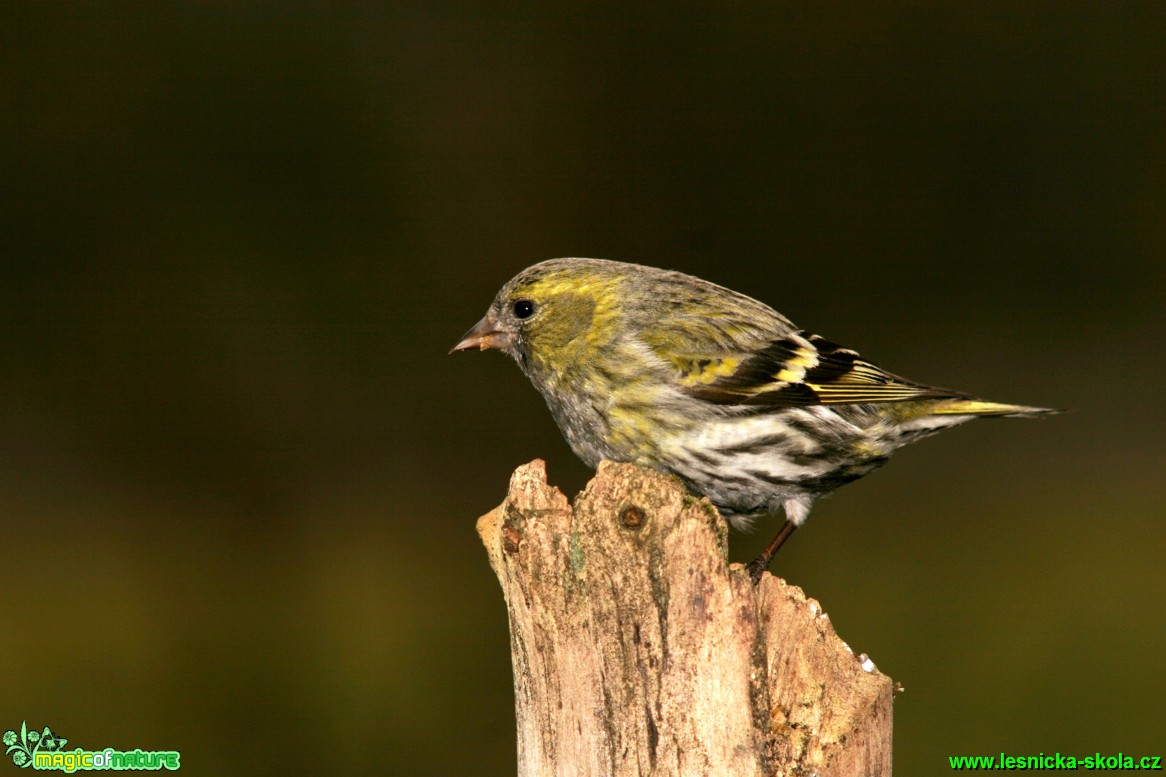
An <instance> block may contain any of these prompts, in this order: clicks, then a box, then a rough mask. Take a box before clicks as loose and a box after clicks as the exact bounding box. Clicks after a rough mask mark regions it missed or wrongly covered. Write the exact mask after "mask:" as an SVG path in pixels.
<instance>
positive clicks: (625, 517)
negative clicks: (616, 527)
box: [619, 505, 645, 529]
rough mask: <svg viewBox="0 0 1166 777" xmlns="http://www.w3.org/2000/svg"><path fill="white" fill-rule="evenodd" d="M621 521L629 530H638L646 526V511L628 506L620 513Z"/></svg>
mask: <svg viewBox="0 0 1166 777" xmlns="http://www.w3.org/2000/svg"><path fill="white" fill-rule="evenodd" d="M619 520H620V521H621V522H622V523H623V525H624V526H625V527H627V528H629V529H638V528H640V527H641V526H643V525H644V520H645V516H644V510H643V508H640V507H636V506H635V505H628V506H627V507H625V508H624V509H622V510H620V511H619Z"/></svg>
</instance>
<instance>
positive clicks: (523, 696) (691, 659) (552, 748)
mask: <svg viewBox="0 0 1166 777" xmlns="http://www.w3.org/2000/svg"><path fill="white" fill-rule="evenodd" d="M478 532H479V533H480V534H481V536H482V540H483V542H485V544H486V549H487V551H488V552H489V556H490V564H491V566H493V568H494V571H495V573H496V574H497V575H498V579H499V581H500V582H501V583H502V590H503V592H504V594H505V596H506V602H507V606H508V609H509V614H510V637H511V649H512V661H513V667H514V692H515V705H516V712H517V717H518V765H519V769H518V773H519V775H522V776H523V777H546V776H547V775H564V776H566V775H685V776H686V777H687V776H688V775H717V777H723V776H725V775H734V776H735V777H736V776H739V775H821V776H822V777H827V776H833V777H859V776H861V777H880V776H881V775H889V774H890V773H891V697H892V685H891V680H890V679H889V678H888V677H886V676H885V675H883V674H881V673H879V672H878V670H877V669H874V665H873V664H872V663H871V662H870V661H869V660H867V659H866V657H865V656H855V655H854V654H853V653H852V652H851V651H850V648H849V647H847V646H846V644H845V643H844V642H842V640H841V639H839V638H838V635H837V634H835V633H834V629H833V628H832V627H831V625H830V622H829V619H828V618H827V616H826V615H825V613H823V612H822V609H821V607H820V606H818V604H817V602H815V601H814V600H813V599H807V598H806V596H805V594H804V593H802V591H801V589H799V588H797V587H795V586H791V585H788V584H787V583H785V582H784V581H783V580H780V579H778V578H776V577H773V576H772V575H769V574H766V575H765V577H764V578H762V580H761V582H760V584H759V585H758V586H757V587H754V586H753V585H752V583H751V582H750V580H749V576H748V574H747V572H746V571H745V569H744V568H743V567H742V566H741V565H740V564H732V565H728V564H727V562H726V550H727V537H726V528H725V523H724V521H722V520H721V518H720V517H719V516H718V515H717V513H716V510H715V509H714V508H713V507H712V506H711V505H710V504H709V503H708V502H707V500H703V499H699V500H698V499H694V498H693V497H691V496H688V495H687V494H686V493H685V492H684V489H683V488H682V487H681V486H680V485H679V484H678V483H677V482H676V481H674V480H673V479H671V478H669V477H667V476H664V475H661V474H659V473H656V472H653V471H651V470H648V469H644V468H639V467H635V466H632V465H629V464H613V463H610V462H604V463H602V464H601V465H600V466H599V471H598V473H597V474H596V477H595V478H594V479H593V480H592V481H591V482H590V483H589V484H588V486H587V488H586V489H585V490H584V491H583V493H581V494H580V495H579V497H578V498H577V499H576V501H575V504H574V507H573V508H572V506H571V505H570V504H569V503H568V501H567V499H566V497H564V496H563V494H562V493H561V492H560V491H559V490H558V489H557V488H554V487H553V486H548V485H547V482H546V467H545V465H544V463H543V462H542V461H537V460H536V461H533V462H531V463H530V464H527V465H524V466H522V467H520V468H519V469H518V470H517V471H516V472H515V473H514V475H513V477H512V478H511V481H510V493H509V495H508V496H507V498H506V501H504V502H503V503H502V505H501V506H499V507H498V508H497V509H495V510H493V511H492V512H490V513H489V514H487V515H485V516H483V517H482V518H481V519H480V520H479V521H478Z"/></svg>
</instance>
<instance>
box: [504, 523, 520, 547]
mask: <svg viewBox="0 0 1166 777" xmlns="http://www.w3.org/2000/svg"><path fill="white" fill-rule="evenodd" d="M521 542H522V532H520V531H519V530H518V529H516V528H514V527H513V526H507V527H506V528H505V529H503V530H502V547H503V548H505V549H506V552H507V553H512V554H513V553H517V552H518V546H519V544H520V543H521Z"/></svg>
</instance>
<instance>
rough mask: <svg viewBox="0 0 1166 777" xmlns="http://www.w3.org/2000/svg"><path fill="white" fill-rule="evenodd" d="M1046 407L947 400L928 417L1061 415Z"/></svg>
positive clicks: (933, 408)
mask: <svg viewBox="0 0 1166 777" xmlns="http://www.w3.org/2000/svg"><path fill="white" fill-rule="evenodd" d="M1063 412H1065V411H1063V410H1055V409H1053V408H1048V407H1028V406H1026V405H1007V404H1003V403H1001V402H988V401H986V400H983V399H970V398H969V399H948V400H944V401H942V402H937V403H936V404H935V405H934V406H932V408H931V412H930V413H929V415H982V416H999V417H1001V418H1030V417H1032V416H1038V415H1052V414H1053V413H1063Z"/></svg>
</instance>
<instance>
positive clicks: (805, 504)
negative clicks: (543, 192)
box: [450, 258, 1059, 584]
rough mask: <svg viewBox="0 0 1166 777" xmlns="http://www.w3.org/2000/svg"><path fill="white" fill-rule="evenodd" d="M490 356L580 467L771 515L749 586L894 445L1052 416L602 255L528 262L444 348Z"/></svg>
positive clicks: (679, 276) (723, 292)
mask: <svg viewBox="0 0 1166 777" xmlns="http://www.w3.org/2000/svg"><path fill="white" fill-rule="evenodd" d="M474 348H477V349H479V350H490V349H493V350H499V351H502V352H503V353H505V354H506V355H508V356H510V357H511V358H512V359H514V361H515V362H517V364H518V367H519V368H520V369H521V370H522V372H523V373H524V374H525V375H526V376H527V378H528V379H529V380H530V382H531V383H532V384H533V385H534V387H535V388H536V389H537V390H538V391H539V393H541V394H542V396H543V398H544V399H545V400H546V403H547V407H548V408H549V409H550V412H551V415H552V416H553V418H554V420H555V422H556V423H557V424H558V427H559V429H560V430H561V431H562V433H563V436H564V437H565V438H566V441H567V443H568V445H569V446H570V447H571V449H572V451H573V452H574V453H575V454H576V455H577V456H578V457H579V458H580V459H582V461H583V462H584V463H585V464H586V465H587V466H589V467H592V468H595V467H596V466H598V464H599V462H600V461H601V460H604V459H608V460H611V461H620V462H631V463H633V464H639V465H644V466H647V467H650V468H652V469H655V470H658V471H661V472H665V473H669V474H672V475H674V476H676V477H678V478H679V479H680V480H681V481H682V482H683V483H684V485H685V486H686V487H687V488H688V490H689V491H691V492H692V493H694V494H696V495H699V496H705V497H707V498H708V499H709V500H710V501H711V502H712V504H713V505H715V506H716V508H717V509H718V511H719V512H720V513H721V515H722V516H723V517H724V518H725V519H726V520H728V521H729V523H730V524H731V525H732V526H733V527H734V528H737V529H747V528H749V527H750V526H751V525H752V524H753V523H754V521H756V520H757V519H759V518H762V517H766V516H776V515H779V514H781V515H783V516H784V522H783V523H782V525H781V528H780V530H779V531H778V533H777V534H776V535H775V536H774V538H773V540H772V541H771V542H770V543H769V545H768V546H767V547H766V549H765V550H764V551H763V552H762V553H761V554H760V555H759V556H758V557H757V558H756V559H754V560H753V561H752V562H751V563H750V564H749V565H748V572H749V575H750V577H751V578H752V580H753V582H754V583H755V584H756V583H757V582H758V581H759V580H760V579H761V577H762V575H763V574H764V572H765V571H766V570H767V569H768V568H769V565H770V563H771V562H772V560H773V557H774V555H775V554H776V553H777V551H778V549H779V548H780V547H781V546H782V544H783V543H784V542H785V541H786V540H787V539H788V538H789V536H790V535H791V534H792V533H793V532H794V530H796V529H797V528H798V527H800V526H802V525H803V524H804V523H805V522H806V519H807V518H808V517H809V514H810V510H811V508H812V507H813V505H814V502H815V501H816V500H817V499H819V498H821V497H823V496H825V495H827V494H829V493H831V492H832V491H834V490H835V489H837V488H839V487H840V486H843V485H845V484H847V483H850V482H852V481H854V480H857V479H859V478H861V477H863V476H864V475H867V474H869V473H870V472H872V471H874V470H875V469H878V468H879V467H881V466H882V465H883V464H885V463H886V462H887V460H888V459H889V458H890V456H891V455H892V454H893V453H894V452H895V450H897V449H898V448H901V447H902V446H904V445H907V444H909V443H913V442H915V441H917V440H921V439H923V438H924V437H930V436H931V435H933V434H936V433H937V432H940V431H942V430H944V429H947V428H949V427H953V426H958V425H959V424H963V423H965V422H967V421H971V420H973V419H975V418H983V417H1033V416H1043V415H1048V414H1050V413H1055V412H1059V411H1057V410H1054V409H1051V408H1044V407H1029V406H1025V405H1015V404H1006V403H1001V402H991V401H987V400H983V399H979V398H977V397H975V396H972V395H970V394H965V393H962V392H958V391H951V390H949V389H944V388H938V387H935V386H929V385H925V384H922V383H916V382H914V381H911V380H907V379H906V378H902V377H899V376H898V375H895V374H893V373H890V372H887V371H886V370H884V369H882V368H881V367H878V366H876V365H874V364H873V363H871V362H869V361H867V360H865V359H863V358H862V357H861V356H859V354H858V352H857V351H854V350H852V349H850V348H846V347H843V346H842V345H839V344H838V343H835V342H832V341H830V340H827V339H825V338H823V337H821V336H819V335H816V334H811V333H809V332H807V331H805V330H803V329H800V328H798V327H797V326H795V325H794V324H793V323H792V322H790V320H789V319H787V318H786V317H785V316H783V315H782V314H780V313H778V312H777V311H776V310H774V309H773V308H771V307H769V306H768V305H766V304H764V303H762V302H759V301H757V300H755V299H753V298H751V297H748V296H746V295H744V294H740V293H738V292H735V291H732V290H730V289H727V288H724V287H722V286H718V285H716V284H714V283H710V282H709V281H705V280H702V279H700V278H697V277H694V276H691V275H687V274H684V273H681V272H678V271H674V270H664V269H658V268H655V267H647V266H644V265H639V264H629V263H626V262H616V261H611V260H606V259H583V258H563V259H550V260H547V261H543V262H539V263H537V264H534V265H532V266H530V267H528V268H526V269H525V270H523V271H521V272H520V273H518V275H516V276H514V277H513V278H512V279H511V280H509V281H508V282H507V283H506V284H505V285H504V286H503V287H502V288H501V290H500V291H499V292H498V293H497V295H496V296H495V298H494V300H493V302H492V304H491V305H490V307H489V310H488V311H487V313H486V315H485V316H484V317H483V318H482V319H481V320H480V321H479V322H478V323H477V324H475V325H474V326H473V327H471V328H470V330H469V331H468V332H466V334H465V335H464V336H463V337H462V338H461V340H459V341H458V342H457V344H456V345H454V347H453V348H452V349H451V351H450V353H453V352H456V351H466V350H472V349H474Z"/></svg>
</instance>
